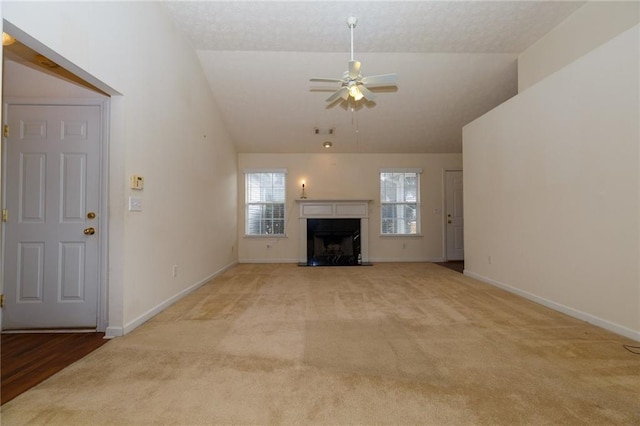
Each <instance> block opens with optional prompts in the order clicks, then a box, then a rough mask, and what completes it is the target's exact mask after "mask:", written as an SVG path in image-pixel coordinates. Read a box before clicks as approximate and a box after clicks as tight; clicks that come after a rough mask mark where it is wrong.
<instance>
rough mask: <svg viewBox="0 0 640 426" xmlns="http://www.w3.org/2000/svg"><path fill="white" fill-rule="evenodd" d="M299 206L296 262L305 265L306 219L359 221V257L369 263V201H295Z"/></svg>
mask: <svg viewBox="0 0 640 426" xmlns="http://www.w3.org/2000/svg"><path fill="white" fill-rule="evenodd" d="M296 202H297V203H298V204H299V206H300V216H299V220H300V237H299V244H298V262H299V263H300V264H306V263H307V219H345V218H353V219H360V239H361V240H360V241H361V246H360V255H361V257H362V262H363V263H368V262H369V203H370V202H371V200H309V199H300V200H296Z"/></svg>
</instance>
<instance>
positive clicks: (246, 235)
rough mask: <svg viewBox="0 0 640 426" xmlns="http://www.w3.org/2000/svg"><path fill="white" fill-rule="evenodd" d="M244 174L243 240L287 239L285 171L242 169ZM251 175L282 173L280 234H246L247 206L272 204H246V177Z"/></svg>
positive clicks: (280, 169) (279, 169)
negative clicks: (282, 216)
mask: <svg viewBox="0 0 640 426" xmlns="http://www.w3.org/2000/svg"><path fill="white" fill-rule="evenodd" d="M242 173H243V174H244V216H245V217H244V238H275V239H279V238H287V229H286V228H287V181H286V179H287V169H283V168H259V169H253V168H249V169H243V170H242ZM252 173H283V174H284V175H285V191H284V202H283V203H282V204H283V205H284V218H283V220H284V229H283V233H282V234H247V225H248V224H247V221H248V211H247V208H248V206H249V204H273V203H248V202H247V175H248V174H252Z"/></svg>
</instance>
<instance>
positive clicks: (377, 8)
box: [165, 1, 584, 153]
mask: <svg viewBox="0 0 640 426" xmlns="http://www.w3.org/2000/svg"><path fill="white" fill-rule="evenodd" d="M583 4H584V2H583V1H581V2H570V1H549V2H543V1H348V2H347V1H196V2H185V1H168V2H165V5H166V8H167V10H168V11H169V13H170V15H171V16H172V17H173V19H174V21H175V23H176V26H177V27H178V28H180V30H181V31H183V32H184V33H185V34H186V35H187V37H188V38H189V39H190V40H191V42H192V44H193V46H194V48H195V49H196V51H197V53H198V56H199V58H200V61H201V63H202V66H203V69H204V71H205V73H206V75H207V79H208V81H209V84H210V86H211V90H212V92H213V94H214V97H215V98H216V100H217V103H218V105H219V107H220V109H221V111H222V115H223V118H224V120H225V122H226V125H227V127H228V130H229V133H230V134H231V136H232V138H233V139H234V141H235V142H236V145H237V148H238V151H239V152H257V153H284V152H303V153H304V152H323V151H325V150H324V148H322V142H324V141H325V140H330V141H332V142H333V148H332V152H380V153H390V152H401V153H434V152H461V151H462V126H464V125H465V124H467V123H468V122H470V121H472V120H474V119H475V118H477V117H479V116H480V115H482V114H484V113H485V112H487V111H489V110H491V109H492V108H494V107H495V106H497V105H499V104H500V103H502V102H504V101H505V100H507V99H508V98H510V97H512V96H514V95H515V94H516V92H517V56H518V54H519V53H520V52H522V51H523V50H525V49H526V48H527V47H528V46H530V45H531V44H533V43H534V42H535V41H536V40H538V39H539V38H540V37H542V36H543V35H544V34H546V33H547V32H548V31H550V30H551V29H552V28H554V27H555V26H556V25H558V24H559V23H560V22H561V21H562V20H564V19H565V18H566V17H567V16H569V15H570V14H571V13H573V12H574V11H575V10H577V9H578V8H579V7H580V6H582V5H583ZM349 16H355V17H357V18H358V24H357V26H356V28H355V31H354V50H355V59H356V60H359V61H360V62H361V63H362V69H361V71H362V74H363V76H368V75H376V74H385V73H391V72H395V73H397V74H398V85H397V90H390V89H378V90H377V91H376V99H375V101H374V102H364V101H360V102H359V105H357V106H356V107H355V108H350V107H348V106H347V105H345V104H343V103H337V104H333V105H327V104H326V102H325V99H326V98H327V97H329V96H330V95H331V93H332V92H333V91H334V90H336V89H337V83H336V84H335V85H331V84H319V83H313V84H312V83H309V78H312V77H329V78H340V77H341V75H342V73H343V72H344V71H345V70H346V69H347V63H348V61H349V59H350V53H349V50H350V32H349V28H348V27H347V24H346V19H347V17H349ZM315 128H318V129H320V134H319V135H318V134H315V132H314V129H315ZM328 129H334V132H333V135H329V134H328Z"/></svg>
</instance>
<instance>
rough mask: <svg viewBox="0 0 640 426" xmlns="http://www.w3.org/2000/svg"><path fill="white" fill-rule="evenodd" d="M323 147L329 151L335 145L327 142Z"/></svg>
mask: <svg viewBox="0 0 640 426" xmlns="http://www.w3.org/2000/svg"><path fill="white" fill-rule="evenodd" d="M322 146H324V147H325V148H327V149H329V148H331V147H332V146H333V144H332V143H331V141H325V142H323V143H322Z"/></svg>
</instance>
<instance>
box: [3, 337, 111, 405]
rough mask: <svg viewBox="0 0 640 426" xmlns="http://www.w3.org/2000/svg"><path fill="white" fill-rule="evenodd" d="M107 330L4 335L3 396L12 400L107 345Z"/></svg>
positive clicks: (5, 399)
mask: <svg viewBox="0 0 640 426" xmlns="http://www.w3.org/2000/svg"><path fill="white" fill-rule="evenodd" d="M103 337H104V333H51V334H40V333H37V334H3V335H2V349H1V352H2V384H1V386H2V392H1V394H2V398H1V403H2V404H4V403H5V402H8V401H11V400H12V399H13V398H15V397H16V396H18V395H20V394H21V393H23V392H24V391H26V390H28V389H30V388H32V387H33V386H35V385H37V384H38V383H40V382H42V381H44V380H46V379H47V378H49V377H51V376H53V375H54V374H55V373H57V372H58V371H60V370H62V369H63V368H65V367H66V366H68V365H70V364H72V363H74V362H75V361H77V360H79V359H80V358H82V357H84V356H86V355H87V354H89V353H90V352H92V351H94V350H95V349H97V348H99V347H100V346H102V345H104V344H105V343H106V342H107V340H105V339H104V338H103Z"/></svg>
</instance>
